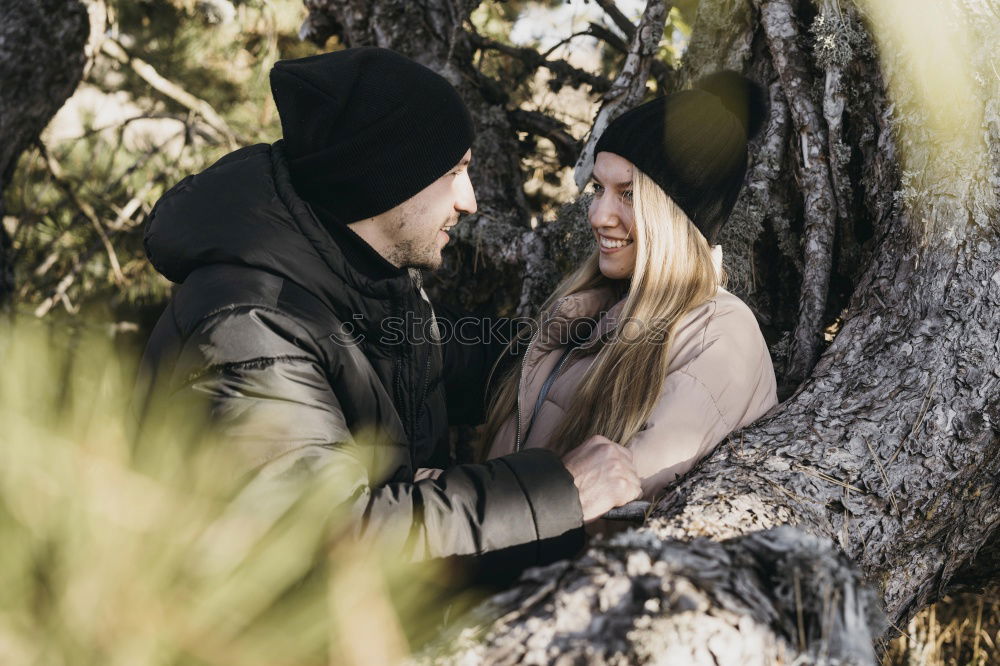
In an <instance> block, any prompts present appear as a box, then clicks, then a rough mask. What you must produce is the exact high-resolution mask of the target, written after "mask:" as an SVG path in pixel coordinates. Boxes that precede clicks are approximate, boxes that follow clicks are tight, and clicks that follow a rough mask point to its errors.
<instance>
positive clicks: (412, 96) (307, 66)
mask: <svg viewBox="0 0 1000 666" xmlns="http://www.w3.org/2000/svg"><path fill="white" fill-rule="evenodd" d="M271 92H272V94H273V95H274V101H275V103H276V104H277V106H278V115H279V116H280V117H281V129H282V132H283V134H284V147H285V154H286V156H287V157H288V165H289V170H290V171H291V178H292V185H293V187H294V188H295V191H296V192H297V193H298V194H299V196H301V197H302V198H303V199H305V200H306V201H307V202H309V203H311V204H314V205H315V206H317V207H319V208H322V209H323V210H324V211H325V212H327V213H330V214H332V215H334V216H335V217H336V218H337V220H338V221H339V222H342V223H345V224H346V223H349V222H356V221H357V220H362V219H365V218H368V217H371V216H373V215H378V214H379V213H383V212H385V211H387V210H389V209H390V208H393V207H395V206H397V205H398V204H400V203H402V202H403V201H406V200H407V199H409V198H410V197H412V196H413V195H414V194H416V193H417V192H419V191H420V190H422V189H423V188H425V187H427V186H428V185H430V184H431V183H432V182H434V181H435V180H437V179H438V178H440V177H441V176H443V175H444V174H445V173H447V171H448V169H450V168H452V167H453V166H455V165H456V164H457V163H458V162H459V161H460V160H461V159H462V156H463V155H464V154H465V151H467V150H468V149H469V147H470V146H471V145H472V139H473V136H474V132H473V126H472V118H471V117H470V115H469V111H468V110H467V109H466V107H465V103H464V102H463V101H462V98H461V97H459V95H458V92H457V91H456V90H455V89H454V88H453V87H452V86H451V84H450V83H448V81H447V80H445V78H444V77H442V76H441V75H439V74H437V73H436V72H434V71H432V70H430V69H428V68H427V67H424V66H423V65H421V64H419V63H416V62H414V61H412V60H410V59H409V58H406V57H405V56H402V55H400V54H399V53H396V52H395V51H390V50H389V49H381V48H374V47H361V48H353V49H346V50H343V51H336V52H333V53H322V54H319V55H315V56H309V57H307V58H299V59H296V60H281V61H279V62H277V63H275V65H274V68H273V69H272V70H271Z"/></svg>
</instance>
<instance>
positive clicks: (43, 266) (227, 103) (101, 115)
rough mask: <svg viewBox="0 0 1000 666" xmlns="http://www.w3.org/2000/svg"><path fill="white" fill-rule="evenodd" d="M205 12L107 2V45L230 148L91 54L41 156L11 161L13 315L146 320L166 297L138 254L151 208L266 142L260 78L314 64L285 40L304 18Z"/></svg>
mask: <svg viewBox="0 0 1000 666" xmlns="http://www.w3.org/2000/svg"><path fill="white" fill-rule="evenodd" d="M207 6H209V3H195V2H188V1H186V0H141V1H138V2H137V1H135V0H112V1H111V2H109V3H108V4H107V16H108V21H107V23H108V25H107V34H108V35H109V36H110V38H111V39H112V40H114V42H115V43H118V44H120V45H121V46H122V47H123V48H124V49H125V50H126V51H127V53H128V54H129V56H131V57H133V58H137V59H141V61H143V62H144V63H146V64H147V65H148V66H149V67H151V68H152V69H153V70H154V71H155V73H156V75H157V76H159V77H162V79H164V80H166V81H167V82H169V84H171V85H172V86H174V87H175V89H180V90H183V91H185V92H187V93H189V94H190V95H193V96H194V97H196V98H198V99H201V100H204V101H205V102H207V103H208V105H210V106H211V108H212V109H214V111H215V112H216V113H217V114H218V115H219V116H220V117H221V118H222V119H223V121H224V122H225V123H226V124H227V125H228V127H229V128H230V130H231V134H232V136H231V137H229V136H226V135H224V134H222V133H220V132H219V131H218V130H217V129H216V128H214V127H212V126H211V122H209V120H208V119H206V118H205V117H204V116H203V114H199V113H198V112H196V111H193V110H192V109H190V108H188V107H187V106H185V105H184V104H181V103H179V102H178V101H177V100H176V99H174V98H173V97H172V96H171V95H169V94H167V93H165V92H164V90H162V89H157V88H156V87H154V86H152V85H150V83H149V82H148V81H147V79H145V78H143V76H141V75H140V68H139V67H132V66H129V65H127V64H122V63H121V62H119V61H118V60H117V59H115V58H113V57H109V55H108V54H107V52H106V51H102V52H99V53H98V55H97V57H96V58H95V59H94V62H93V66H92V67H91V68H90V70H89V72H88V74H87V76H86V78H85V80H84V81H83V82H82V83H81V85H80V88H79V89H78V91H77V95H76V96H75V97H74V99H72V100H71V101H70V103H68V105H67V108H65V109H64V116H65V117H64V118H63V120H62V122H60V121H59V120H58V119H57V122H55V123H53V125H54V126H55V127H50V128H49V130H48V131H47V132H46V134H44V135H43V138H42V141H43V143H44V150H43V149H42V148H40V147H39V148H35V149H32V150H29V151H28V152H27V153H26V154H25V155H24V156H23V157H22V159H21V162H20V165H19V168H18V170H17V172H16V173H15V175H14V179H13V182H12V184H11V186H10V187H9V188H8V190H7V191H6V193H5V198H6V200H7V202H8V210H7V214H8V216H9V217H8V218H7V219H6V220H5V224H6V225H7V227H8V229H9V230H10V231H11V232H12V233H11V235H12V237H13V241H14V248H15V253H16V254H15V267H16V269H17V275H16V283H17V285H18V293H17V298H16V300H17V303H18V304H19V307H20V308H21V309H22V310H25V311H29V312H34V313H36V314H38V315H47V314H49V313H51V312H53V311H54V310H58V309H65V310H67V311H69V312H71V313H78V312H81V313H92V314H94V315H95V316H97V317H99V318H102V319H107V318H112V319H119V320H121V319H124V320H132V321H135V320H137V319H138V320H141V319H142V318H144V317H145V318H148V316H149V315H147V314H146V309H149V310H155V309H157V308H158V307H159V306H161V305H162V303H163V301H164V300H165V298H166V297H167V295H168V293H169V288H170V287H169V283H167V282H166V281H165V280H164V279H163V278H161V277H159V276H158V275H157V274H156V273H155V271H154V270H153V269H152V267H151V266H150V265H149V263H148V261H146V259H145V254H144V251H143V247H142V225H141V223H142V221H143V220H144V219H145V216H146V214H148V212H149V210H150V209H151V207H152V205H153V204H154V203H155V202H156V200H157V199H158V198H159V197H160V196H161V195H162V194H163V193H164V192H165V191H166V189H167V188H169V187H170V186H172V185H173V184H174V183H176V182H178V181H179V180H181V179H182V178H183V177H184V176H186V175H187V174H189V173H193V172H197V171H200V170H202V169H204V168H205V167H207V166H208V165H209V164H211V163H212V162H214V161H215V160H216V159H218V158H219V157H220V156H222V155H223V154H225V153H227V152H229V150H231V149H232V148H233V147H235V146H236V145H244V144H251V143H257V142H262V141H265V142H270V141H273V140H275V139H277V138H278V137H280V134H281V130H280V126H279V123H278V117H277V112H276V109H275V108H274V104H273V102H272V101H271V98H270V88H269V83H268V72H269V70H270V68H271V66H272V65H273V63H274V62H275V61H276V60H278V59H281V58H294V57H300V56H304V55H309V54H312V53H315V52H316V50H317V49H316V48H315V47H314V46H312V45H310V44H308V43H304V42H301V41H299V39H298V37H297V30H298V27H299V25H300V23H301V21H302V20H303V18H304V16H305V8H304V6H303V5H302V3H301V2H299V1H298V0H281V1H280V2H272V1H265V0H250V1H248V2H243V3H238V4H237V5H236V6H235V12H234V14H233V15H232V16H229V17H228V18H226V17H222V18H226V20H219V19H220V17H219V16H217V15H215V14H212V13H211V12H208V13H206V10H205V8H206V7H207ZM109 109H112V110H115V111H116V112H115V113H108V110H109ZM74 123H78V125H79V126H78V127H76V128H74V127H72V125H73V124H74ZM66 126H69V127H70V129H67V128H66ZM47 158H51V159H47ZM50 166H54V170H53V169H52V168H50ZM88 211H90V212H89V213H88ZM98 227H100V228H101V232H100V233H99V232H98ZM102 234H103V236H104V238H102ZM105 238H106V239H107V242H105ZM109 247H110V248H111V249H110V251H109ZM116 263H117V265H118V266H119V267H120V269H116V268H115V264H116ZM142 323H145V322H142Z"/></svg>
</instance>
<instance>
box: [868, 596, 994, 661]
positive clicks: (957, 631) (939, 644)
mask: <svg viewBox="0 0 1000 666" xmlns="http://www.w3.org/2000/svg"><path fill="white" fill-rule="evenodd" d="M905 629H906V633H905V634H903V635H902V636H899V637H898V638H896V639H895V640H894V641H892V643H890V644H889V649H888V650H887V651H886V654H885V656H884V658H883V660H882V666H989V665H993V664H1000V587H994V588H992V589H989V590H987V591H986V592H984V593H983V594H959V595H954V596H946V597H944V598H943V599H942V600H941V601H939V602H938V603H937V604H934V605H933V606H930V607H929V608H926V609H924V610H923V611H922V612H921V613H919V614H918V615H917V616H916V617H914V618H913V619H912V620H910V622H909V624H907V626H906V627H905Z"/></svg>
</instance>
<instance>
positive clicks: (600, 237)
mask: <svg viewBox="0 0 1000 666" xmlns="http://www.w3.org/2000/svg"><path fill="white" fill-rule="evenodd" d="M632 242H633V241H632V239H631V238H611V237H610V236H605V235H604V234H601V233H598V234H597V245H598V246H599V247H600V248H601V252H603V253H604V254H611V253H614V252H617V251H618V250H621V249H622V248H625V247H628V246H629V245H631V244H632Z"/></svg>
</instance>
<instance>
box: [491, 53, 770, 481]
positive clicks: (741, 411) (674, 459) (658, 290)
mask: <svg viewBox="0 0 1000 666" xmlns="http://www.w3.org/2000/svg"><path fill="white" fill-rule="evenodd" d="M764 115H765V113H764V103H763V91H762V90H761V89H760V88H759V87H758V86H757V85H756V84H753V83H752V82H750V81H749V80H747V79H746V78H744V77H743V76H741V75H739V74H737V73H735V72H720V73H717V74H714V75H712V76H710V77H707V78H706V79H703V80H702V81H700V82H698V83H697V84H696V85H695V89H693V90H688V91H684V92H678V93H674V94H672V95H668V96H666V97H661V98H658V99H656V100H654V101H652V102H649V103H647V104H644V105H642V106H640V107H638V108H636V109H633V110H631V111H629V112H628V113H626V114H624V115H622V116H621V117H619V118H618V119H617V120H615V121H614V122H613V123H611V125H610V126H609V127H608V128H607V130H606V131H605V132H604V134H603V135H602V136H601V139H600V140H599V141H598V143H597V146H596V151H595V152H596V159H595V165H594V175H593V201H592V203H591V205H590V209H589V220H590V226H591V231H592V232H593V234H594V238H595V241H596V242H597V244H598V248H597V249H596V250H595V251H594V253H593V254H592V255H591V256H590V257H589V258H588V259H587V260H586V261H585V262H584V264H583V265H582V266H581V267H580V268H578V269H577V270H576V271H575V272H574V273H572V274H571V275H569V277H567V278H566V279H565V280H564V281H563V282H562V284H561V285H560V286H559V287H558V288H557V289H556V292H555V293H554V294H553V295H552V296H551V297H550V298H549V300H548V301H547V302H546V304H545V305H543V307H542V312H543V315H542V316H541V317H540V318H539V320H538V321H537V322H536V324H537V325H536V326H535V327H533V329H534V330H532V331H530V333H531V334H532V338H531V340H530V342H528V345H527V348H526V351H525V352H524V355H523V358H522V359H521V361H520V363H516V364H514V365H513V367H512V368H511V372H510V373H509V374H508V375H507V376H506V377H505V378H504V379H503V381H502V383H501V385H500V387H499V390H498V391H497V392H496V395H495V396H494V399H493V401H492V403H491V405H490V409H489V412H488V417H487V421H486V425H485V429H484V440H483V441H484V443H488V446H489V448H488V456H489V457H496V456H500V455H504V454H507V453H510V452H512V451H516V450H521V449H523V448H527V447H535V446H540V447H549V448H552V449H555V450H557V451H558V452H559V453H561V454H565V453H566V452H567V451H569V450H571V449H572V448H574V447H576V446H579V445H580V444H581V443H582V442H584V441H585V440H586V439H587V438H588V437H590V436H592V435H595V434H597V435H603V436H605V437H607V438H609V439H611V440H613V441H615V442H618V443H621V444H623V445H625V446H627V447H628V448H630V449H631V451H632V455H633V459H634V462H635V465H636V470H637V472H638V474H639V476H640V478H641V479H642V490H643V495H644V497H646V498H647V499H651V498H652V497H653V496H654V495H655V494H656V493H657V492H659V490H660V489H662V488H663V487H664V486H665V485H666V484H667V483H669V482H670V481H672V480H673V479H675V478H676V477H677V476H679V475H681V474H683V473H684V472H686V471H687V470H689V469H690V468H691V467H692V466H693V465H694V464H695V462H697V461H698V460H699V459H700V458H702V457H703V456H705V455H706V454H708V453H709V452H710V451H711V450H712V449H713V448H714V447H715V446H716V445H717V444H718V443H719V442H720V441H722V440H723V439H724V438H725V437H726V435H728V434H729V433H731V432H733V431H734V430H737V429H739V428H742V427H744V426H746V425H747V424H749V423H751V422H752V421H755V420H756V419H758V418H759V417H760V416H762V415H763V414H764V413H765V412H767V411H768V410H769V409H770V408H771V407H773V406H774V405H775V404H777V402H778V400H777V395H776V393H775V377H774V369H773V367H772V364H771V359H770V356H769V354H768V350H767V346H766V345H765V342H764V338H763V336H762V335H761V332H760V328H759V326H758V324H757V321H756V319H755V318H754V315H753V313H752V312H751V311H750V309H749V308H748V307H747V306H746V305H745V304H744V303H743V302H742V301H741V300H740V299H739V298H737V297H736V296H734V295H733V294H731V293H729V292H728V291H726V290H725V289H724V288H723V285H724V284H725V279H726V278H725V273H724V272H723V270H722V251H721V248H720V247H719V246H718V245H714V246H713V245H712V243H714V242H715V239H716V238H717V236H718V233H719V231H720V229H721V228H722V226H723V224H724V223H725V222H726V219H727V218H728V217H729V213H730V211H731V210H732V207H733V203H734V202H735V199H736V195H737V194H738V192H739V188H740V187H741V185H742V183H743V177H744V174H745V170H746V160H747V142H748V140H749V138H751V137H752V136H754V135H755V134H756V133H757V132H758V131H759V129H760V126H761V124H762V121H763V118H764ZM658 137H663V139H664V140H663V141H658V140H657V138H658ZM515 342H516V341H515ZM520 342H522V343H523V342H524V340H523V339H522V340H521V341H520ZM521 348H522V349H524V347H523V346H522V347H521Z"/></svg>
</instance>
